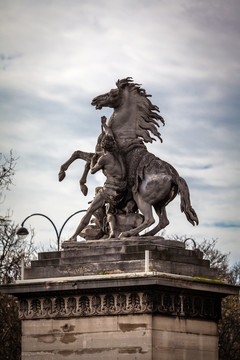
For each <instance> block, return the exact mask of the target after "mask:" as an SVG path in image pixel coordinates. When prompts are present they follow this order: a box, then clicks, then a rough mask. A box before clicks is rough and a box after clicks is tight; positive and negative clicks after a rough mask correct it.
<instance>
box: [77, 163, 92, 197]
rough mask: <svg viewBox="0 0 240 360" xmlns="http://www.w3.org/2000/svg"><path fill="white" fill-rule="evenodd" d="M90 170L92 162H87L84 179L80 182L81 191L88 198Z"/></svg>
mask: <svg viewBox="0 0 240 360" xmlns="http://www.w3.org/2000/svg"><path fill="white" fill-rule="evenodd" d="M89 170H90V162H86V164H85V168H84V172H83V174H82V177H81V179H80V181H79V183H80V189H81V191H82V193H83V195H84V196H86V195H87V193H88V187H87V185H86V182H87V176H88V173H89Z"/></svg>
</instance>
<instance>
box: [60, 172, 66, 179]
mask: <svg viewBox="0 0 240 360" xmlns="http://www.w3.org/2000/svg"><path fill="white" fill-rule="evenodd" d="M65 176H66V173H65V171H60V173H59V174H58V180H59V181H62V180H63V179H64V178H65Z"/></svg>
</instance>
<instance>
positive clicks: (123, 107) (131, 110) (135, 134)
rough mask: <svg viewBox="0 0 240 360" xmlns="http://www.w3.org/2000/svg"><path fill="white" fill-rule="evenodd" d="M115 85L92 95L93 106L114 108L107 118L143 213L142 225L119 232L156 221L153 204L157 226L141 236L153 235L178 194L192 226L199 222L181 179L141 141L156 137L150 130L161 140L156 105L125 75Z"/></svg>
mask: <svg viewBox="0 0 240 360" xmlns="http://www.w3.org/2000/svg"><path fill="white" fill-rule="evenodd" d="M116 85H117V88H116V89H112V90H110V91H109V92H108V93H106V94H103V95H99V96H97V97H95V98H94V99H93V101H92V105H93V106H95V107H96V109H102V107H110V108H113V109H114V111H113V114H112V116H111V117H110V119H109V121H108V126H109V127H110V128H111V130H112V132H113V134H114V137H115V139H116V142H117V145H118V147H119V151H120V152H121V153H122V154H123V156H124V158H125V161H126V167H127V181H128V188H129V190H131V191H132V194H133V198H134V200H135V201H136V203H137V206H138V208H139V210H140V211H141V212H142V214H143V216H144V221H143V223H142V224H141V225H139V226H137V227H136V228H133V229H131V230H128V231H125V232H123V233H122V234H120V237H121V236H122V237H124V236H135V235H137V234H139V232H141V231H143V230H144V229H146V228H147V227H149V226H151V225H152V224H153V223H154V222H155V220H154V217H153V213H152V206H153V207H154V209H155V211H156V213H157V215H158V217H159V222H158V225H157V226H155V228H153V229H152V230H151V231H149V232H148V233H146V234H144V236H152V235H155V234H156V233H157V232H158V231H160V230H161V229H163V228H164V227H166V226H167V225H168V224H169V221H168V218H167V215H166V209H165V207H166V206H167V205H168V204H169V202H171V201H172V200H173V199H174V198H175V197H176V195H177V194H178V193H179V194H180V197H181V205H180V207H181V211H182V212H184V213H185V215H186V217H187V220H188V221H189V222H190V223H191V224H192V225H197V224H198V217H197V214H196V213H195V211H194V209H193V208H192V206H191V202H190V195H189V189H188V186H187V183H186V182H185V180H184V179H183V178H181V177H180V176H179V175H178V173H177V171H176V170H175V169H174V167H173V166H171V165H170V164H168V163H167V162H165V161H163V160H161V159H159V158H157V157H156V156H155V155H153V154H151V153H149V152H148V150H147V148H146V146H145V145H144V142H146V143H147V142H152V141H153V140H155V139H154V138H152V137H151V133H152V134H153V135H154V136H156V137H158V138H159V139H160V140H161V141H162V139H161V135H160V133H159V132H158V129H157V127H158V126H159V125H158V122H157V121H161V122H162V124H163V125H164V120H163V118H162V117H161V116H160V115H159V114H158V112H159V108H158V107H157V106H155V105H153V104H152V103H151V101H150V100H149V99H148V98H149V97H150V96H151V95H148V94H146V91H145V90H144V89H142V88H141V87H140V85H139V84H136V83H133V80H132V78H130V77H127V78H125V79H122V80H118V81H117V83H116Z"/></svg>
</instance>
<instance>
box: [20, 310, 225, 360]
mask: <svg viewBox="0 0 240 360" xmlns="http://www.w3.org/2000/svg"><path fill="white" fill-rule="evenodd" d="M217 358H218V335H217V326H216V323H215V322H214V321H202V320H192V319H180V318H178V317H175V318H173V317H169V316H161V315H152V314H133V315H123V316H121V315H119V316H101V317H85V318H75V319H74V318H69V319H39V320H24V321H23V322H22V360H32V359H34V360H46V359H47V360H63V359H64V360H65V359H67V360H79V359H81V360H96V359H97V360H101V359H102V360H136V359H137V360H160V359H161V360H193V359H194V360H216V359H217Z"/></svg>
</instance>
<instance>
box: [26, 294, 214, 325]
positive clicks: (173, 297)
mask: <svg viewBox="0 0 240 360" xmlns="http://www.w3.org/2000/svg"><path fill="white" fill-rule="evenodd" d="M220 312H221V309H220V299H219V298H215V297H206V296H199V295H196V294H195V295H192V294H181V293H173V292H167V291H164V292H158V293H155V292H121V293H115V292H114V293H105V294H92V295H69V296H57V297H35V298H25V299H19V316H20V319H22V320H27V319H48V318H66V317H86V316H98V315H105V316H106V315H127V314H144V313H159V314H163V315H164V314H165V315H172V316H179V317H186V318H203V319H204V318H206V319H213V320H216V319H219V318H220Z"/></svg>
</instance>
